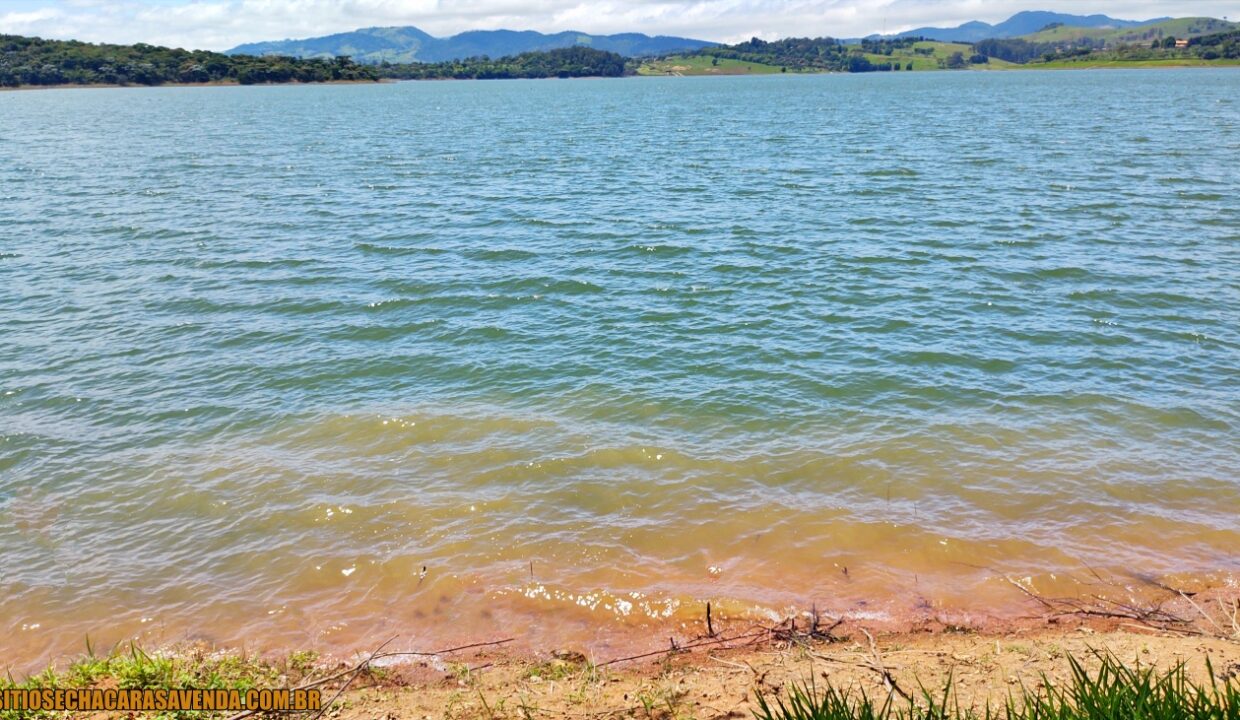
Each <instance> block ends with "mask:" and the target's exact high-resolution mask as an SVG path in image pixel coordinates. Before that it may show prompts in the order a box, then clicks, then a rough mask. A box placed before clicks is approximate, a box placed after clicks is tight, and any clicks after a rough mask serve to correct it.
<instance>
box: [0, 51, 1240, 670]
mask: <svg viewBox="0 0 1240 720" xmlns="http://www.w3.org/2000/svg"><path fill="white" fill-rule="evenodd" d="M1238 97H1240V71H1233V70H1217V71H1215V70H1184V71H1178V70H1158V71H1125V72H1114V71H1112V72H1106V71H1103V72H1086V71H1082V72H1077V73H1054V72H1021V73H960V74H953V73H927V74H909V75H903V74H890V75H888V74H883V75H866V76H792V77H769V78H701V79H693V78H668V79H656V78H651V79H644V78H643V79H626V80H607V81H572V82H568V81H562V82H561V81H531V82H524V81H505V82H454V83H403V84H395V85H391V84H387V85H376V86H334V87H267V88H263V87H253V88H166V89H150V90H93V91H76V90H66V91H56V92H45V93H9V94H6V95H4V96H2V97H0V227H2V237H0V549H2V551H0V588H2V589H0V638H3V639H0V650H2V651H3V653H2V659H0V666H2V665H4V664H14V665H16V666H18V667H27V666H31V665H33V664H37V663H40V662H43V661H46V660H48V659H52V658H55V657H59V656H61V655H63V654H65V653H73V652H80V651H82V650H84V649H85V646H84V643H83V639H84V638H85V637H86V636H87V635H89V636H90V637H91V638H92V639H93V640H95V642H96V645H97V646H98V645H100V644H106V643H109V642H115V641H116V640H119V639H121V638H123V637H127V636H131V635H134V634H143V635H145V636H148V637H153V638H157V639H160V640H163V641H175V640H178V639H183V638H187V637H188V638H202V639H206V640H209V641H212V642H216V643H219V644H221V645H232V646H237V645H241V644H244V645H246V646H247V647H251V648H267V649H279V648H286V649H287V648H296V647H307V646H311V647H316V648H320V649H334V650H340V651H348V650H352V649H355V648H359V647H363V646H366V645H369V644H374V643H375V642H377V641H382V640H385V639H387V638H388V637H390V636H392V635H394V634H400V635H401V636H402V638H404V640H402V642H408V643H419V644H422V646H423V647H424V646H425V644H430V645H434V644H436V643H437V642H439V641H443V642H449V641H453V640H457V639H492V638H495V637H499V636H511V635H516V636H521V637H524V638H527V639H529V641H530V642H532V643H541V644H552V643H554V644H565V645H585V646H608V647H613V646H614V647H618V646H620V645H622V644H623V643H624V640H623V638H624V637H625V636H626V635H629V634H634V633H636V634H641V633H644V632H647V631H648V630H649V628H651V627H653V626H654V625H655V624H658V623H677V622H681V621H685V620H686V619H689V618H700V616H701V607H702V603H703V602H704V601H705V600H708V599H709V600H713V601H714V602H715V603H716V607H720V608H723V611H722V612H723V613H724V614H730V615H733V616H735V615H738V614H744V613H754V614H759V615H760V614H762V613H767V612H780V611H783V610H784V609H786V608H789V607H809V606H811V605H816V606H817V607H819V608H822V609H825V610H827V611H829V612H852V613H856V614H858V615H861V616H865V617H874V618H884V617H898V616H900V615H901V614H902V613H907V612H910V611H912V610H923V611H927V610H928V611H932V612H941V613H944V614H949V615H953V616H957V617H972V618H982V617H989V616H1005V615H1007V614H1012V613H1015V612H1020V602H1021V596H1020V594H1019V592H1017V591H1015V590H1014V589H1013V588H1012V587H1011V585H1010V584H1009V583H1008V582H1007V580H1006V579H1005V578H1006V577H1007V576H1012V577H1014V578H1021V579H1024V578H1028V582H1030V583H1031V584H1032V585H1033V586H1035V587H1037V588H1038V589H1040V590H1044V591H1047V592H1064V593H1067V592H1074V591H1077V590H1079V589H1080V588H1081V587H1084V586H1085V585H1084V583H1087V582H1094V581H1095V577H1094V573H1097V574H1098V575H1101V576H1104V577H1106V576H1113V577H1116V578H1132V577H1134V576H1150V577H1162V576H1166V575H1169V574H1170V575H1172V576H1173V577H1175V578H1177V579H1178V581H1182V582H1186V583H1187V582H1195V581H1197V580H1204V581H1208V582H1218V583H1235V582H1236V578H1237V576H1240V552H1237V548H1240V512H1238V510H1237V509H1238V508H1240V472H1238V470H1240V202H1237V197H1238V193H1240V164H1238V163H1237V162H1236V158H1237V157H1240V101H1238V100H1237V98H1238ZM660 642H664V641H663V640H661V641H660Z"/></svg>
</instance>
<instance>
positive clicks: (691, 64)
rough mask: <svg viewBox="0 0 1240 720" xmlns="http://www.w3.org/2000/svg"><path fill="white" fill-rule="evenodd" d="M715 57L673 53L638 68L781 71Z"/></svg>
mask: <svg viewBox="0 0 1240 720" xmlns="http://www.w3.org/2000/svg"><path fill="white" fill-rule="evenodd" d="M713 59H714V58H713V57H708V56H705V55H673V56H671V57H667V58H663V59H661V60H652V61H650V62H646V63H643V64H642V66H641V67H639V68H638V69H637V74H638V75H770V74H773V73H778V72H780V69H779V66H777V65H764V64H762V63H755V62H744V61H741V60H733V59H731V58H719V62H718V64H714V63H712V62H711V60H713ZM789 72H791V71H789Z"/></svg>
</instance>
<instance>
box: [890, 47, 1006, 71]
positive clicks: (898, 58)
mask: <svg viewBox="0 0 1240 720" xmlns="http://www.w3.org/2000/svg"><path fill="white" fill-rule="evenodd" d="M917 50H922V51H923V52H921V53H919V52H917ZM926 50H929V51H931V53H932V54H931V55H926V54H925V53H924V51H926ZM953 53H960V54H961V55H963V56H964V57H965V59H966V60H967V59H968V58H969V57H970V56H971V55H973V53H974V50H973V46H972V45H966V44H964V43H947V42H935V41H930V40H926V41H922V42H918V43H914V44H913V46H912V47H910V48H898V49H896V50H894V51H893V52H892V53H891V55H875V54H873V53H866V55H865V57H866V59H867V60H869V61H870V62H872V63H875V64H877V63H885V62H892V61H895V62H898V63H900V69H901V70H904V68H906V67H908V64H909V63H910V62H911V63H913V70H941V69H942V66H941V65H940V64H939V61H940V60H942V61H943V62H946V61H947V58H949V57H951V56H952V54H953ZM1014 66H1015V63H1010V62H1007V61H1006V60H999V59H998V58H991V59H990V62H988V63H984V64H981V65H970V66H969V69H972V70H997V69H1007V68H1009V67H1014Z"/></svg>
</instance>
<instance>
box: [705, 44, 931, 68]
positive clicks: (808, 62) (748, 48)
mask: <svg viewBox="0 0 1240 720" xmlns="http://www.w3.org/2000/svg"><path fill="white" fill-rule="evenodd" d="M921 40H922V38H918V37H906V38H885V39H873V38H867V39H865V40H863V41H861V45H859V46H856V45H845V44H844V43H842V42H841V41H839V40H836V39H835V38H829V37H822V38H785V39H783V40H774V41H766V40H762V39H759V38H753V39H751V40H746V41H745V42H742V43H737V44H735V45H719V46H715V47H709V48H703V49H702V50H699V51H697V52H696V53H694V54H695V55H704V56H712V57H715V58H728V59H732V60H739V61H741V62H752V63H761V64H765V65H776V66H779V67H784V68H792V69H794V70H828V71H833V72H877V71H886V70H899V69H900V67H901V62H900V61H899V60H893V61H891V62H872V61H870V60H869V59H868V58H866V57H865V54H866V53H869V54H871V55H887V56H890V55H891V54H892V53H893V52H894V51H895V50H896V49H899V48H908V47H912V45H913V44H914V43H917V42H920V41H921Z"/></svg>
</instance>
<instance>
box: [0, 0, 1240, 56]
mask: <svg viewBox="0 0 1240 720" xmlns="http://www.w3.org/2000/svg"><path fill="white" fill-rule="evenodd" d="M1020 10H1058V11H1061V12H1071V13H1077V14H1089V13H1105V14H1107V15H1111V16H1112V17H1119V18H1125V19H1147V18H1151V17H1161V16H1167V15H1170V16H1177V17H1179V16H1188V15H1209V16H1212V17H1224V16H1226V17H1229V18H1231V19H1240V0H1161V1H1157V0H1096V1H1095V2H1088V1H1082V0H627V1H626V0H0V34H3V33H9V34H17V35H38V36H42V37H49V38H75V39H79V40H88V41H92V42H119V43H132V42H149V43H152V44H157V45H171V46H175V47H186V48H201V49H209V50H225V49H228V48H230V47H233V46H234V45H238V44H240V43H243V42H251V41H255V40H279V39H283V38H289V37H312V36H316V35H326V34H329V33H333V32H343V31H347V30H353V29H356V28H359V27H369V26H374V25H416V26H418V27H420V28H422V29H423V30H426V31H427V32H430V33H432V34H434V35H451V34H453V33H457V32H461V31H462V30H472V29H493V28H501V27H502V28H510V29H517V30H524V29H533V30H542V31H556V30H580V31H583V32H591V33H611V32H626V31H635V32H644V33H649V34H664V35H685V36H690V37H697V38H703V39H707V40H718V41H724V42H730V41H735V40H740V39H745V38H748V37H751V36H755V35H756V36H759V37H764V38H768V39H770V38H777V37H786V36H790V35H797V36H804V35H814V36H816V35H833V36H836V37H858V36H862V35H867V34H869V33H872V32H882V31H884V30H886V31H888V32H897V31H900V30H907V29H910V28H914V27H919V26H923V25H958V24H960V23H961V22H965V21H967V20H985V21H987V22H998V21H1001V20H1004V19H1006V18H1007V17H1008V16H1010V15H1011V14H1013V13H1015V12H1017V11H1020Z"/></svg>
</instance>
